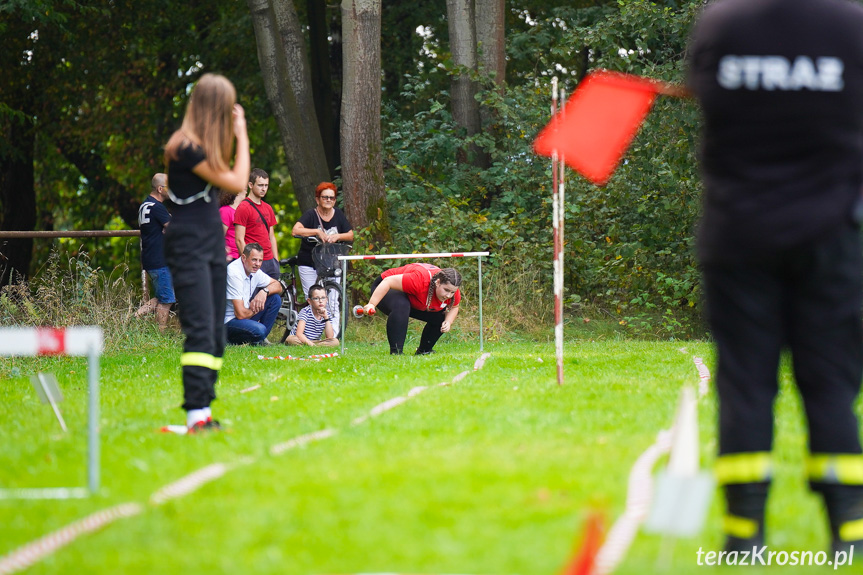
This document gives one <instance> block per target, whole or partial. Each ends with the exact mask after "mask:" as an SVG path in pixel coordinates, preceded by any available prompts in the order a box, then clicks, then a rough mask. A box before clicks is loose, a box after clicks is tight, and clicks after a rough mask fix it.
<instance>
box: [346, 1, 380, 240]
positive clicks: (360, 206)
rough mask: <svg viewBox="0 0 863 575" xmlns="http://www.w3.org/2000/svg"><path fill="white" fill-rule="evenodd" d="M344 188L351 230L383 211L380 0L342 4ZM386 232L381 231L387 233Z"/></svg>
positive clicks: (364, 225) (365, 223)
mask: <svg viewBox="0 0 863 575" xmlns="http://www.w3.org/2000/svg"><path fill="white" fill-rule="evenodd" d="M342 42H343V52H342V54H343V73H342V74H343V75H342V114H341V128H342V129H341V148H342V187H343V189H344V195H345V208H346V210H345V212H346V215H347V216H348V218H349V219H350V220H351V223H352V224H353V225H354V226H355V227H361V228H362V227H366V226H368V225H369V224H370V223H371V222H372V221H374V220H376V219H377V215H378V213H380V214H381V215H383V214H385V213H386V210H385V209H384V208H385V204H384V202H385V197H386V196H385V188H384V173H383V164H382V150H381V0H342ZM387 232H388V230H387V231H385V232H384V233H387Z"/></svg>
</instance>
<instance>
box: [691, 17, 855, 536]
mask: <svg viewBox="0 0 863 575" xmlns="http://www.w3.org/2000/svg"><path fill="white" fill-rule="evenodd" d="M861 31H863V6H860V5H859V4H853V3H851V2H848V1H846V0H719V1H717V2H714V3H711V4H710V5H708V6H707V7H706V9H705V10H704V12H703V13H702V15H701V17H700V18H699V20H698V22H697V24H696V26H695V28H694V31H693V35H692V39H691V45H690V50H689V58H690V61H689V86H690V88H691V89H692V91H693V92H694V93H695V95H696V96H697V98H698V100H699V102H700V104H701V107H702V111H703V115H704V124H703V129H704V132H703V149H702V158H701V160H702V171H703V178H704V187H705V197H704V216H703V220H702V222H701V225H700V228H699V231H698V255H699V260H700V263H701V266H702V270H703V274H704V285H705V295H706V300H707V317H708V321H709V323H710V327H711V332H712V334H713V337H714V339H715V341H716V348H717V354H718V370H717V378H716V384H717V389H718V393H719V402H720V407H719V458H718V460H717V470H716V471H717V478H718V480H719V482H720V484H722V485H723V486H724V490H725V496H726V503H727V515H726V518H725V521H724V524H723V526H724V528H725V531H726V536H727V543H726V547H727V548H728V549H729V550H743V549H750V548H751V547H752V546H753V545H762V544H763V541H764V509H765V503H766V500H767V493H768V489H769V486H770V481H771V476H772V458H771V448H772V441H773V403H774V400H775V398H776V394H777V391H778V383H777V372H778V368H779V360H780V354H781V351H782V350H783V349H784V348H788V349H790V352H791V357H792V360H793V367H794V376H795V380H796V383H797V387H798V389H799V390H800V394H801V396H802V398H803V403H804V406H805V410H806V416H807V419H808V423H809V457H808V464H807V469H808V479H809V482H810V486H811V487H812V489H813V490H815V491H817V492H818V493H820V494H821V495H822V496H823V498H824V502H825V504H826V507H827V512H828V515H829V519H830V527H831V532H832V537H833V545H834V548H835V549H837V550H847V549H850V546H851V545H852V544H856V545H857V547H858V548H860V547H861V546H863V545H861V544H863V456H861V451H863V450H861V445H860V439H859V426H858V421H857V418H856V416H855V414H854V410H853V405H854V402H855V399H856V397H857V394H858V392H859V389H860V381H861V377H863V317H861V307H863V298H861V294H863V280H861V278H863V258H861V246H860V237H859V221H860V215H861V214H860V208H861V202H860V194H861V185H863V32H861Z"/></svg>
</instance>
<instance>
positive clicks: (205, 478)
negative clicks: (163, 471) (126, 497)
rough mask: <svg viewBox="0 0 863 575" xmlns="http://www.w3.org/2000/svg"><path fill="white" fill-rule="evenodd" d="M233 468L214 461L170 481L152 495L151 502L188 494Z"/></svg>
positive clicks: (155, 503) (154, 503) (156, 503)
mask: <svg viewBox="0 0 863 575" xmlns="http://www.w3.org/2000/svg"><path fill="white" fill-rule="evenodd" d="M232 468H233V466H231V465H226V464H224V463H213V464H211V465H208V466H206V467H203V468H201V469H199V470H197V471H195V472H193V473H190V474H189V475H186V476H185V477H181V478H180V479H178V480H177V481H174V482H173V483H169V484H168V485H166V486H165V487H163V488H161V489H159V490H158V491H156V492H155V493H153V495H152V496H151V497H150V503H152V504H153V505H161V504H162V503H165V502H166V501H169V500H171V499H176V498H177V497H182V496H183V495H187V494H189V493H191V492H192V491H195V490H196V489H198V488H200V487H201V486H202V485H204V484H205V483H209V482H210V481H215V480H216V479H218V478H220V477H221V476H223V475H224V474H225V473H227V472H228V471H230V470H231V469H232Z"/></svg>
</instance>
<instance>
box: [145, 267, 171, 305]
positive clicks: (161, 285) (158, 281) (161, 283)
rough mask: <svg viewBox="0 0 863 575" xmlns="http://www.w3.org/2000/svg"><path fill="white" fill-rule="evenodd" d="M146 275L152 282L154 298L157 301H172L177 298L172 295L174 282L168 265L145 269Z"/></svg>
mask: <svg viewBox="0 0 863 575" xmlns="http://www.w3.org/2000/svg"><path fill="white" fill-rule="evenodd" d="M147 275H148V276H150V281H151V282H153V293H155V294H156V299H157V300H158V301H159V303H174V302H176V301H177V298H176V297H175V296H174V284H173V282H172V281H171V272H170V270H168V266H165V267H163V268H156V269H154V270H147Z"/></svg>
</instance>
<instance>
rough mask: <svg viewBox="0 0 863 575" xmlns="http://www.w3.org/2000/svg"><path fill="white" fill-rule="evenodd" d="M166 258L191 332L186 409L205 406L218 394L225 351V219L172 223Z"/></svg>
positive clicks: (186, 351)
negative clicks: (217, 385)
mask: <svg viewBox="0 0 863 575" xmlns="http://www.w3.org/2000/svg"><path fill="white" fill-rule="evenodd" d="M165 259H166V260H167V262H168V267H169V268H170V270H171V277H172V278H173V280H174V292H175V294H176V296H177V304H178V314H179V316H180V326H181V327H182V329H183V334H184V335H185V336H186V341H185V343H184V344H183V355H182V356H181V358H180V365H181V366H182V369H183V399H184V402H183V409H185V410H186V411H188V410H191V409H201V408H204V407H208V406H209V405H210V403H211V402H212V401H213V400H214V399H215V398H216V390H215V388H216V379H217V378H218V375H219V369H220V368H221V367H222V356H223V355H224V352H225V297H226V295H225V292H226V288H227V285H226V284H227V269H226V267H227V264H226V263H225V239H224V233H223V231H222V224H221V222H220V221H219V220H216V221H215V222H210V223H208V224H207V225H202V224H198V225H193V224H187V223H177V222H172V223H171V225H170V226H168V230H167V232H166V233H165Z"/></svg>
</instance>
